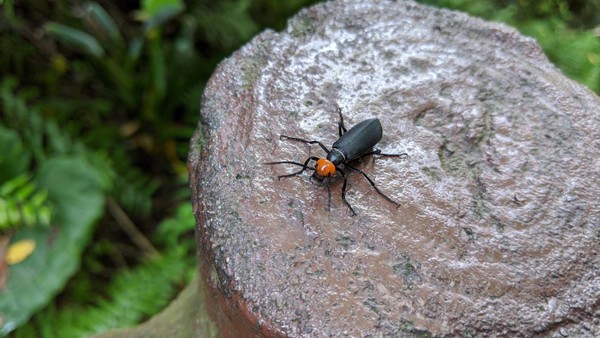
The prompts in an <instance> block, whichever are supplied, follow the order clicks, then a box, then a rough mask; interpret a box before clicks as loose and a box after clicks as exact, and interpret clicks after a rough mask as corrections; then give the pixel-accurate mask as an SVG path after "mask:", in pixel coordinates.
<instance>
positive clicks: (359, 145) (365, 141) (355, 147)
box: [332, 118, 383, 162]
mask: <svg viewBox="0 0 600 338" xmlns="http://www.w3.org/2000/svg"><path fill="white" fill-rule="evenodd" d="M382 135H383V131H382V128H381V122H379V119H378V118H373V119H368V120H364V121H362V122H360V123H359V124H357V125H355V126H354V127H352V128H350V130H348V131H347V132H346V133H345V134H344V135H342V137H340V138H339V139H338V140H337V141H335V143H334V144H333V146H332V147H333V148H336V149H338V150H339V151H341V152H342V153H343V154H344V156H345V157H346V161H347V162H350V161H352V160H353V159H355V158H357V157H359V156H360V155H362V154H364V153H366V152H368V151H370V150H371V149H373V147H374V146H375V145H376V144H377V142H379V141H380V140H381V137H382Z"/></svg>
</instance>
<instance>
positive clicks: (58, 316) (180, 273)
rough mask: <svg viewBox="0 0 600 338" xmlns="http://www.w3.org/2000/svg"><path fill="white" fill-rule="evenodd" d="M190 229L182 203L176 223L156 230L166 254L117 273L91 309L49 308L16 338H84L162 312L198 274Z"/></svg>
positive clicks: (186, 208)
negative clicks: (177, 293)
mask: <svg viewBox="0 0 600 338" xmlns="http://www.w3.org/2000/svg"><path fill="white" fill-rule="evenodd" d="M193 228H194V218H193V213H192V211H191V206H190V205H189V203H185V204H184V205H182V206H181V207H180V208H179V209H178V211H177V213H176V216H175V217H174V218H170V219H167V220H165V221H163V222H162V223H161V224H160V225H159V231H158V233H157V238H159V237H160V238H161V240H160V241H159V242H161V244H163V245H165V246H166V248H165V250H164V252H168V253H167V254H165V255H164V256H162V257H159V258H156V259H153V260H150V261H147V262H146V263H144V264H142V265H140V266H138V267H136V268H135V269H133V270H130V271H122V272H119V273H118V275H117V276H116V277H114V278H113V279H112V281H111V283H110V284H109V285H108V286H107V289H106V290H103V291H104V292H103V294H106V295H107V296H106V297H104V298H100V297H98V298H96V299H95V300H94V301H93V303H92V305H87V306H86V305H81V304H77V305H71V306H67V307H64V308H58V306H57V305H56V304H51V305H50V306H49V307H47V308H46V309H45V310H43V311H41V312H40V313H38V314H37V315H36V316H35V317H34V318H33V320H31V321H30V322H29V323H28V324H27V325H25V326H23V327H21V328H19V329H18V330H17V331H15V334H14V337H16V338H18V337H45V338H51V337H60V338H62V337H66V338H69V337H83V336H86V335H90V334H93V333H98V332H102V331H105V330H107V329H112V328H120V327H127V326H132V325H135V324H137V323H139V322H141V321H143V320H145V319H148V318H149V317H150V316H152V315H153V314H155V313H157V312H158V311H159V310H161V309H162V308H164V307H165V306H166V305H167V304H168V303H169V301H170V300H171V299H172V298H173V296H174V295H175V293H176V292H177V291H179V288H180V287H182V286H184V285H185V284H186V283H188V282H189V281H190V280H191V277H192V276H193V274H194V273H195V271H196V268H195V263H196V262H195V257H194V254H193V252H194V245H195V244H194V240H193V236H190V233H191V232H192V231H193Z"/></svg>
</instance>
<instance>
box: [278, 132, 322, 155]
mask: <svg viewBox="0 0 600 338" xmlns="http://www.w3.org/2000/svg"><path fill="white" fill-rule="evenodd" d="M279 139H280V140H292V141H298V142H302V143H306V144H318V145H319V146H320V147H321V149H323V150H324V151H325V152H326V153H329V149H327V147H326V146H325V145H324V144H323V143H321V142H319V141H309V140H304V139H301V138H297V137H290V136H286V135H279Z"/></svg>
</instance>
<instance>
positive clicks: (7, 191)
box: [0, 174, 53, 231]
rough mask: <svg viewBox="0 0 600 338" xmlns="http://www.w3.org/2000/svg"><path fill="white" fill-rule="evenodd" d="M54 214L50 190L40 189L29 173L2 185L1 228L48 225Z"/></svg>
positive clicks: (3, 229)
mask: <svg viewBox="0 0 600 338" xmlns="http://www.w3.org/2000/svg"><path fill="white" fill-rule="evenodd" d="M52 214H53V208H52V206H51V204H50V202H49V201H48V192H47V191H45V190H41V189H39V188H38V187H37V185H36V184H35V182H34V181H33V180H32V179H31V177H30V176H29V175H28V174H22V175H19V176H17V177H15V178H13V179H11V180H9V181H6V182H4V183H3V184H2V185H0V230H2V231H7V230H16V229H18V228H20V227H23V226H33V225H42V226H48V225H50V221H51V219H52Z"/></svg>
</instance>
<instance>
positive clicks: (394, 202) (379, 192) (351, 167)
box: [344, 163, 400, 208]
mask: <svg viewBox="0 0 600 338" xmlns="http://www.w3.org/2000/svg"><path fill="white" fill-rule="evenodd" d="M344 165H345V166H346V168H349V169H352V170H354V171H357V172H359V173H361V174H362V175H363V176H364V177H365V178H366V179H367V181H369V183H370V184H371V186H372V187H373V188H374V189H375V191H377V193H378V194H379V195H381V197H383V198H385V199H386V200H388V202H390V203H392V204H395V205H396V208H398V207H400V204H399V203H398V202H396V201H394V200H393V199H391V198H389V197H388V196H387V195H386V194H384V193H383V192H382V191H381V190H379V188H377V185H375V182H373V180H372V179H371V178H370V177H369V176H368V175H367V174H366V173H365V172H364V171H362V170H361V169H358V168H355V167H353V166H351V165H348V164H347V163H344Z"/></svg>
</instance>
